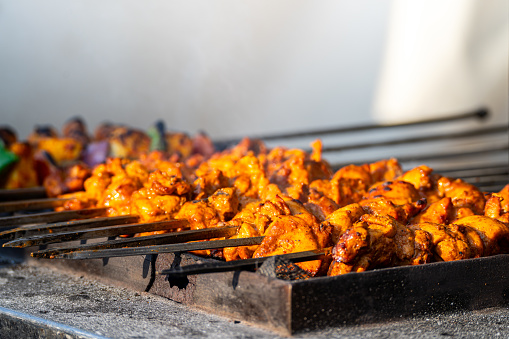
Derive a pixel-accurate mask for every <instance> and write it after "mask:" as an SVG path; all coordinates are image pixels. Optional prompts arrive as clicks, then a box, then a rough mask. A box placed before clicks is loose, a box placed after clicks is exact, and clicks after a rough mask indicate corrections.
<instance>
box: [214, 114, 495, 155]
mask: <svg viewBox="0 0 509 339" xmlns="http://www.w3.org/2000/svg"><path fill="white" fill-rule="evenodd" d="M488 115H489V112H488V110H487V109H486V108H480V109H477V110H475V111H472V112H467V113H462V114H456V115H451V116H446V117H443V118H433V119H424V120H418V121H411V122H405V123H394V124H365V125H357V126H349V127H334V128H324V129H317V130H306V131H300V132H291V133H279V134H267V135H259V136H253V139H261V140H278V139H293V138H303V137H314V136H323V135H329V134H342V133H352V132H361V131H370V130H377V129H387V128H400V127H409V126H419V125H430V124H439V123H445V122H454V121H459V120H468V119H480V120H482V119H486V118H487V117H488ZM239 141H240V138H232V139H228V140H220V141H217V142H216V145H217V147H218V148H219V149H224V148H225V147H226V146H228V145H231V144H233V143H237V142H239Z"/></svg>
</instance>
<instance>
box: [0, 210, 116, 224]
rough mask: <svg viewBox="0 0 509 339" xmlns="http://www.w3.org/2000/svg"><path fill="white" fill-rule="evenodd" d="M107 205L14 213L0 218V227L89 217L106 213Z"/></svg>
mask: <svg viewBox="0 0 509 339" xmlns="http://www.w3.org/2000/svg"><path fill="white" fill-rule="evenodd" d="M107 210H108V208H107V207H100V208H89V209H83V210H70V211H61V212H45V213H37V214H29V215H15V216H12V217H3V218H0V228H7V227H12V226H19V225H27V224H36V223H50V222H59V221H67V220H72V219H90V218H93V217H99V216H104V215H106V211H107Z"/></svg>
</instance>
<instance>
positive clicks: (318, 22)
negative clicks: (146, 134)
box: [0, 0, 389, 137]
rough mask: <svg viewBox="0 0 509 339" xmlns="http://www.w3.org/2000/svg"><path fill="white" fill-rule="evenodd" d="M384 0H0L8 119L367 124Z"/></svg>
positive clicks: (237, 125)
mask: <svg viewBox="0 0 509 339" xmlns="http://www.w3.org/2000/svg"><path fill="white" fill-rule="evenodd" d="M388 11H389V2H387V1H362V2H357V1H319V2H314V1H313V2H311V1H294V0H292V1H286V0H285V1H277V2H273V1H270V2H269V1H217V0H215V1H163V0H151V1H135V0H107V1H104V0H72V1H69V0H46V1H37V0H15V1H14V0H0V115H1V120H0V124H4V125H5V124H8V125H11V126H13V127H15V128H16V129H17V130H18V131H19V133H20V135H21V136H25V135H27V134H28V133H29V131H31V129H32V128H33V126H34V125H36V124H48V123H50V124H53V125H54V126H56V127H57V128H59V127H60V126H61V124H62V122H63V121H65V120H66V119H68V118H70V117H73V116H76V115H79V116H82V117H85V119H86V121H87V123H88V125H89V128H90V129H93V128H94V127H95V126H96V125H97V124H98V123H100V122H101V121H104V120H111V121H113V122H123V123H128V124H132V125H134V126H139V127H142V128H147V127H148V126H150V125H151V124H152V123H153V122H154V121H155V120H157V119H164V120H165V121H166V123H167V125H168V126H169V127H171V128H173V129H177V130H185V131H188V132H191V133H193V132H195V131H197V130H205V131H207V132H208V133H209V134H210V135H211V136H212V137H227V136H242V135H246V134H248V135H252V134H259V133H267V132H271V131H274V132H276V131H287V130H295V129H303V128H309V127H324V126H325V127H326V126H330V125H333V124H334V125H338V124H343V123H345V124H346V123H349V122H357V121H368V120H370V117H369V114H370V112H371V106H372V101H373V99H372V98H373V92H374V90H375V86H376V81H377V77H378V73H379V67H380V63H381V57H382V54H383V46H384V42H385V33H386V26H387V25H386V21H387V15H388Z"/></svg>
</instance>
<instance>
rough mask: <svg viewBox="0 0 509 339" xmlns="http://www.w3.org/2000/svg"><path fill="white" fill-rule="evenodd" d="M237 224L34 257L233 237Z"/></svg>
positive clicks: (43, 252) (48, 251) (56, 250)
mask: <svg viewBox="0 0 509 339" xmlns="http://www.w3.org/2000/svg"><path fill="white" fill-rule="evenodd" d="M237 229H238V227H237V226H227V227H214V228H205V229H201V230H191V231H182V232H174V233H165V234H157V235H149V236H145V237H134V238H124V239H118V240H109V241H104V242H100V243H95V244H86V245H78V246H71V247H64V248H53V249H46V250H41V251H38V252H34V253H32V254H31V255H32V257H34V258H48V259H51V258H55V257H56V256H57V255H60V254H62V253H68V252H77V251H88V250H103V249H108V248H122V247H136V246H152V245H164V244H176V243H184V242H188V241H196V240H206V239H212V238H221V237H231V236H233V235H235V233H237Z"/></svg>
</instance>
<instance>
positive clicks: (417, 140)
mask: <svg viewBox="0 0 509 339" xmlns="http://www.w3.org/2000/svg"><path fill="white" fill-rule="evenodd" d="M504 132H507V127H491V128H484V129H473V130H469V131H461V132H456V133H450V132H448V133H442V134H434V135H426V136H422V137H414V138H406V139H396V140H386V141H374V142H367V143H362V144H353V145H346V146H330V147H323V149H322V151H323V152H324V153H330V152H342V151H348V150H353V149H361V148H371V147H383V146H393V145H402V144H410V143H421V142H428V141H437V140H450V139H461V138H471V137H475V136H483V135H493V134H496V133H504Z"/></svg>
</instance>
